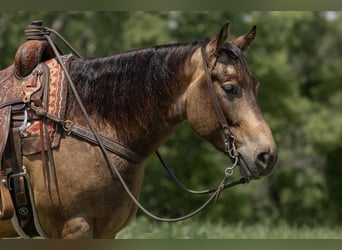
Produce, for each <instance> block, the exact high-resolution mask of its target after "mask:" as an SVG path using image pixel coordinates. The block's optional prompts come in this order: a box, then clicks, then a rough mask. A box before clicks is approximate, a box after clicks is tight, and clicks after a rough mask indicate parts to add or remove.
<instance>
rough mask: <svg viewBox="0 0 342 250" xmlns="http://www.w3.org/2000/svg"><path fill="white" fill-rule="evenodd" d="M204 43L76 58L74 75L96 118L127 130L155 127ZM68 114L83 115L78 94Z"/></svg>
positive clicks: (80, 92)
mask: <svg viewBox="0 0 342 250" xmlns="http://www.w3.org/2000/svg"><path fill="white" fill-rule="evenodd" d="M199 46H200V43H198V42H194V43H188V44H172V45H163V46H155V47H151V48H146V49H140V50H134V51H129V52H124V53H118V54H114V55H111V56H108V57H103V58H94V59H76V60H74V61H72V62H71V64H70V75H71V78H72V79H73V81H74V82H75V84H76V85H77V89H78V91H79V95H80V96H81V98H82V100H83V102H84V103H85V104H86V106H87V109H88V110H87V111H88V112H89V113H90V114H93V115H94V114H95V115H96V118H97V119H98V120H97V121H96V122H110V123H111V124H114V125H115V126H116V127H119V128H120V129H127V130H128V129H129V127H131V126H149V124H150V123H151V122H152V121H153V119H155V118H156V115H160V114H165V112H167V110H168V109H169V106H170V103H171V101H172V100H173V99H174V92H175V90H176V89H177V87H178V85H177V84H178V83H180V82H181V81H182V79H181V78H182V75H183V74H182V72H180V70H181V68H182V66H183V64H184V62H185V60H186V59H187V58H188V57H189V56H190V55H192V53H193V52H194V50H195V49H196V48H198V47H199ZM68 113H69V114H73V116H75V115H78V114H79V111H78V106H77V104H76V102H75V99H74V97H73V96H72V95H69V101H68ZM159 117H162V116H159ZM125 132H128V131H125Z"/></svg>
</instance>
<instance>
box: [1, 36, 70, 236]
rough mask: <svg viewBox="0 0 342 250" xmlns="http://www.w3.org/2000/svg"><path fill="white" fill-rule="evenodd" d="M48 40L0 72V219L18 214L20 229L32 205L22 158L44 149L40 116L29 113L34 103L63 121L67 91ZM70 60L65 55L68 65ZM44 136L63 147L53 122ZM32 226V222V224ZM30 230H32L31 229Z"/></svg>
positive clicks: (30, 46) (29, 45)
mask: <svg viewBox="0 0 342 250" xmlns="http://www.w3.org/2000/svg"><path fill="white" fill-rule="evenodd" d="M54 57H55V55H54V53H53V50H52V49H51V47H50V46H49V45H48V43H47V42H46V41H43V40H29V41H27V42H25V43H24V44H23V45H21V46H20V47H19V48H18V50H17V53H16V55H15V60H14V63H13V64H12V65H10V66H9V67H7V68H6V69H4V70H2V71H0V89H1V91H0V220H8V219H11V218H12V217H13V215H16V216H17V217H18V221H19V224H20V226H21V227H23V228H24V227H25V226H26V227H32V225H31V226H30V222H29V220H30V213H32V204H30V200H29V199H28V198H27V193H28V187H27V185H28V184H27V183H26V181H25V178H24V177H23V175H22V173H24V172H25V171H26V170H25V169H24V167H23V165H22V155H30V154H33V153H37V152H40V151H44V150H46V147H47V145H46V143H45V141H44V139H43V138H42V136H41V134H42V131H43V124H42V119H41V117H38V116H37V115H35V113H34V112H30V105H28V104H30V103H32V102H33V103H34V104H35V105H36V106H39V107H44V108H45V109H46V110H48V111H49V113H51V114H53V115H55V116H56V117H60V118H61V119H64V116H65V106H66V97H67V86H66V81H65V79H64V74H63V71H62V69H61V66H60V65H59V63H58V62H57V61H56V59H55V58H54ZM68 59H69V57H68V56H63V61H64V62H66V61H67V60H68ZM46 128H47V130H46V131H45V133H46V134H47V136H48V137H49V139H50V142H51V143H50V145H49V146H50V147H56V146H58V144H59V140H60V136H61V131H59V127H58V126H57V125H56V124H55V123H53V122H50V121H47V122H46ZM31 224H32V223H31ZM28 231H30V230H28Z"/></svg>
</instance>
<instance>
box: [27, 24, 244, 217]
mask: <svg viewBox="0 0 342 250" xmlns="http://www.w3.org/2000/svg"><path fill="white" fill-rule="evenodd" d="M51 33H53V34H55V35H56V36H57V37H58V38H60V39H61V40H62V42H64V43H65V45H66V46H67V47H68V48H69V49H71V50H72V51H73V52H74V53H75V54H76V55H77V56H79V54H78V53H77V52H76V50H75V49H73V48H72V46H71V45H70V44H69V43H68V42H67V41H66V40H65V39H64V38H63V37H62V36H61V35H60V34H58V33H57V32H56V31H54V30H53V29H50V28H47V27H44V26H42V23H41V22H36V23H35V22H33V23H31V25H29V26H28V28H27V30H26V31H25V35H26V37H27V39H28V40H30V39H35V40H44V39H45V40H46V41H47V42H48V43H49V45H50V46H51V48H52V50H53V52H54V53H55V55H56V58H57V61H58V62H59V63H60V65H61V67H62V69H63V71H64V73H65V76H66V78H67V80H68V82H69V86H70V89H71V91H72V93H73V95H74V96H75V99H76V101H77V103H78V105H79V107H80V109H81V112H82V114H83V116H84V118H85V119H86V121H87V124H88V126H89V129H86V128H83V127H80V126H78V125H76V124H74V123H73V122H72V121H64V120H60V119H59V118H57V117H54V116H51V115H49V114H48V112H47V111H46V110H44V109H42V108H41V107H36V106H34V105H31V108H32V110H33V111H35V112H36V114H37V115H39V116H41V117H45V118H47V119H51V120H53V121H55V122H57V123H59V124H61V125H62V126H63V128H64V130H66V131H67V132H68V133H73V134H75V135H76V136H78V137H81V138H83V139H86V140H88V141H90V142H92V143H95V144H97V145H98V146H99V148H100V150H101V152H102V155H103V157H104V159H105V161H106V163H107V166H108V168H109V169H110V171H111V173H112V175H113V176H114V175H116V177H117V178H118V179H119V181H120V182H121V185H122V186H123V188H124V189H125V191H126V192H127V194H128V195H129V196H130V198H131V199H132V201H133V202H134V203H135V205H136V206H137V207H139V208H140V209H141V210H142V211H143V212H144V213H145V214H146V215H148V216H150V217H151V218H153V219H155V220H157V221H165V222H176V221H182V220H185V219H188V218H191V217H193V216H194V215H196V214H198V213H199V212H201V211H202V210H203V209H204V208H206V207H207V206H208V205H209V204H210V203H211V202H212V201H215V202H216V200H217V199H218V197H219V195H220V193H221V192H222V191H223V190H224V189H226V188H229V187H232V186H235V185H237V184H243V183H247V182H248V181H249V180H248V179H247V178H241V179H240V180H238V181H235V182H232V183H229V184H227V181H228V178H229V177H230V176H232V174H233V171H234V168H235V167H236V166H237V164H238V152H237V150H236V146H235V139H234V136H233V135H232V133H231V132H230V129H229V125H228V122H227V120H226V119H225V116H224V114H223V111H222V108H221V105H220V103H219V100H218V96H217V94H216V92H215V89H214V86H213V82H212V79H211V74H210V72H209V69H208V66H207V59H208V58H207V55H206V52H205V46H203V47H202V48H201V52H202V58H203V65H204V68H205V73H206V80H207V84H208V88H209V90H210V94H211V97H212V100H213V104H214V106H215V110H216V112H217V115H218V117H219V119H220V122H221V125H222V129H223V131H224V137H225V138H224V143H225V151H226V153H227V154H228V156H229V157H230V158H231V159H232V161H233V164H232V166H230V167H227V168H226V169H225V171H224V177H223V179H222V181H221V182H220V184H219V185H218V186H217V188H214V189H209V190H204V191H193V190H190V189H188V188H186V187H185V186H184V185H183V184H181V182H179V181H178V179H177V178H176V177H175V176H174V174H173V173H172V171H171V170H170V169H169V168H168V166H167V164H166V163H165V161H164V160H163V159H162V158H161V156H160V154H159V152H158V151H157V152H156V153H157V156H158V158H159V159H160V161H161V163H162V165H163V166H164V168H165V169H166V171H167V172H168V173H169V174H170V176H171V177H172V179H174V180H175V182H176V183H177V184H178V185H180V186H181V187H182V188H183V189H185V190H187V191H188V192H190V193H194V194H209V193H211V195H210V197H209V198H208V200H207V201H206V202H204V204H203V205H202V206H201V207H199V208H198V209H196V210H194V211H193V212H191V213H189V214H187V215H185V216H182V217H178V218H161V217H158V216H156V215H154V214H152V213H150V212H149V211H148V210H147V209H145V208H144V207H143V206H142V205H141V203H140V202H139V201H138V200H137V199H136V198H135V197H134V195H133V194H132V192H131V191H130V190H129V187H128V186H127V184H126V183H125V181H124V179H123V177H122V175H121V174H120V172H119V171H118V169H117V167H116V166H115V165H114V164H113V163H112V161H111V160H110V157H109V154H108V151H110V152H113V153H115V154H117V155H119V156H121V157H123V158H125V159H127V158H130V157H129V156H127V152H129V154H131V153H132V154H133V155H136V154H135V153H134V152H132V151H131V150H129V149H127V148H125V147H124V146H123V145H120V144H119V143H117V142H114V141H113V140H111V139H109V138H105V137H104V136H102V135H100V134H98V132H97V131H96V129H95V126H94V124H93V122H92V120H91V119H90V117H89V115H88V113H87V111H86V109H85V107H84V105H83V103H82V101H81V98H80V96H79V94H78V92H77V90H76V87H75V84H74V83H73V81H72V79H71V77H70V75H69V73H68V70H67V69H66V67H65V65H64V63H63V61H62V58H61V55H60V51H59V50H58V48H57V47H56V45H55V43H54V42H53V41H52V39H51V37H50V35H51ZM79 57H81V56H79ZM77 131H78V132H77ZM80 131H81V132H80ZM113 145H114V146H113ZM118 145H119V146H118ZM112 146H113V147H115V148H117V147H119V148H120V150H121V153H120V152H116V151H117V150H116V151H113V150H111V147H112ZM122 150H123V151H122ZM122 152H123V153H122ZM131 156H132V155H131ZM133 158H134V157H133ZM137 158H139V157H137ZM137 158H135V159H137ZM128 160H131V161H132V159H128ZM134 161H135V162H137V160H133V162H134Z"/></svg>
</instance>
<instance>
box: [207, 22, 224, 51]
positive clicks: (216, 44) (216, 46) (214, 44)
mask: <svg viewBox="0 0 342 250" xmlns="http://www.w3.org/2000/svg"><path fill="white" fill-rule="evenodd" d="M228 27H229V22H228V21H227V22H225V23H224V25H223V26H222V28H221V30H220V32H219V33H218V34H216V36H214V37H213V38H212V39H211V40H210V41H209V43H208V44H207V53H208V58H211V57H212V56H213V55H214V54H215V53H216V52H217V51H218V50H220V48H221V47H222V45H223V44H224V42H225V41H226V40H227V37H228Z"/></svg>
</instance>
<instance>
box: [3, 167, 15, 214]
mask: <svg viewBox="0 0 342 250" xmlns="http://www.w3.org/2000/svg"><path fill="white" fill-rule="evenodd" d="M13 211H14V206H13V202H12V197H11V194H10V192H9V190H8V186H7V175H6V173H5V171H0V220H9V219H11V218H12V216H13Z"/></svg>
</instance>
